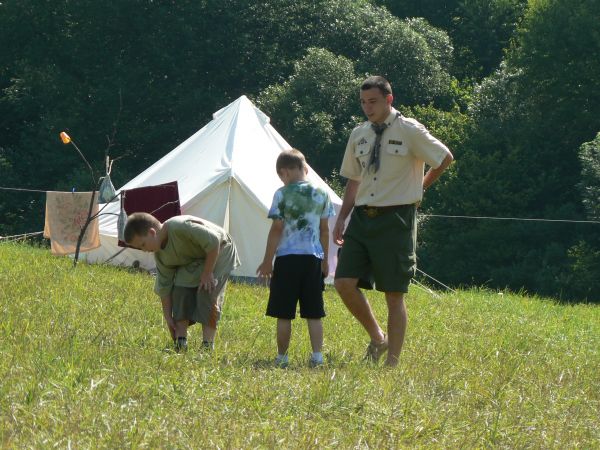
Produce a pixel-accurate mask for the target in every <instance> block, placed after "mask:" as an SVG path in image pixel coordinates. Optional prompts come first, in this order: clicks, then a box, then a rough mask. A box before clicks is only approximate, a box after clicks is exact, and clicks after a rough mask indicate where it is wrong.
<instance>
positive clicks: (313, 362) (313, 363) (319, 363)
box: [308, 357, 323, 369]
mask: <svg viewBox="0 0 600 450" xmlns="http://www.w3.org/2000/svg"><path fill="white" fill-rule="evenodd" d="M308 367H310V368H311V369H316V368H317V367H323V360H322V359H321V360H319V359H314V358H312V357H311V358H310V359H309V360H308Z"/></svg>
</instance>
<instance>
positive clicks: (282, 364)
mask: <svg viewBox="0 0 600 450" xmlns="http://www.w3.org/2000/svg"><path fill="white" fill-rule="evenodd" d="M274 363H275V367H278V368H280V369H285V368H287V366H289V365H290V364H289V362H288V359H287V357H281V356H277V357H276V358H275V361H274Z"/></svg>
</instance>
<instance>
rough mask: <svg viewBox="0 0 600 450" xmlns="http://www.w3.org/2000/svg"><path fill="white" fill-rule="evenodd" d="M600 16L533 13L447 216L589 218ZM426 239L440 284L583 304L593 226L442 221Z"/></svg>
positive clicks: (475, 129)
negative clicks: (581, 151)
mask: <svg viewBox="0 0 600 450" xmlns="http://www.w3.org/2000/svg"><path fill="white" fill-rule="evenodd" d="M599 9H600V5H598V4H597V2H593V1H578V2H575V3H574V2H567V1H565V0H551V1H540V2H534V3H532V7H531V10H530V11H528V13H527V15H526V17H525V20H524V22H523V28H522V29H521V30H520V31H519V41H518V42H517V43H516V46H515V49H514V50H513V53H512V54H511V55H510V58H509V59H508V61H507V63H506V64H505V65H503V66H502V68H501V69H500V70H499V71H498V72H497V73H495V74H494V75H492V76H491V77H489V78H488V79H486V80H484V82H483V83H482V84H481V86H480V88H479V89H478V90H477V91H476V95H475V99H474V102H473V105H472V108H471V110H470V113H471V115H472V127H471V128H470V130H469V131H468V135H467V138H466V140H465V148H464V153H463V155H462V157H460V158H458V159H457V162H456V164H455V169H454V170H455V176H454V177H453V178H452V179H451V180H450V183H449V185H448V187H447V191H445V194H446V195H448V196H449V198H448V199H446V201H445V203H444V205H445V208H447V209H445V211H446V212H447V213H449V214H457V215H473V216H500V217H520V218H545V219H581V218H584V217H585V211H584V210H583V207H582V198H581V195H580V192H579V190H578V189H577V186H578V184H579V181H580V178H581V176H580V174H581V165H580V161H579V159H578V148H579V146H580V145H581V143H582V142H585V141H588V140H589V139H590V138H591V137H592V136H594V135H595V133H596V131H597V129H598V122H597V118H598V117H600V109H599V108H600V102H598V101H597V99H598V95H599V93H600V91H599V88H598V85H597V83H596V82H595V75H594V74H597V73H599V70H600V58H598V55H599V50H600V35H598V33H595V32H594V31H593V30H594V29H595V25H594V24H596V23H598V21H599V20H600V11H599ZM548 30H553V32H552V33H549V32H548ZM567 43H568V45H567ZM452 199H453V200H452ZM453 202H454V204H452V203H453ZM438 221H441V219H438ZM427 232H428V233H429V239H428V240H427V246H428V247H427V249H426V250H427V251H426V252H425V253H424V254H423V255H422V256H423V260H424V261H423V262H424V263H426V264H427V265H429V267H431V270H432V272H433V273H436V274H437V275H438V276H439V277H440V278H441V279H446V280H448V281H449V282H452V283H455V284H461V283H464V284H466V283H473V282H474V283H477V284H481V283H488V284H489V285H492V286H499V287H504V286H509V287H511V288H514V289H519V288H521V287H525V288H526V289H527V290H530V291H533V292H538V293H541V294H547V295H560V296H562V297H564V298H573V297H578V296H579V297H580V298H581V291H580V290H579V288H578V287H577V286H576V285H575V284H574V283H571V282H570V280H572V279H574V278H573V270H574V266H573V259H572V258H571V256H570V255H575V254H579V255H581V254H582V248H583V247H582V246H576V244H577V243H578V242H586V243H588V245H589V243H590V242H593V239H592V238H591V236H589V233H590V232H591V230H590V228H589V227H578V226H576V225H574V224H569V223H548V222H542V223H539V222H517V221H498V222H496V221H491V220H479V221H474V220H472V221H471V220H459V219H456V220H454V221H446V222H444V223H443V224H442V223H441V222H434V220H433V219H432V220H431V221H430V222H429V223H428V227H427ZM444 238H445V239H444ZM574 246H575V247H574ZM456 255H461V256H460V258H459V259H460V260H459V261H457V258H456ZM577 261H578V264H579V267H581V265H582V264H583V265H585V264H587V262H585V261H588V262H589V260H587V259H581V258H578V259H577Z"/></svg>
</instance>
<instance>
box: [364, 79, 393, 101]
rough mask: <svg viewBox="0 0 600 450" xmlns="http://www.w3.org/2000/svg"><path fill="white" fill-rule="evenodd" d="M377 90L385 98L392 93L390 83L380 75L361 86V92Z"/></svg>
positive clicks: (367, 80)
mask: <svg viewBox="0 0 600 450" xmlns="http://www.w3.org/2000/svg"><path fill="white" fill-rule="evenodd" d="M373 88H377V89H379V90H380V91H381V93H382V94H383V95H384V96H387V95H390V94H391V93H392V86H391V85H390V82H389V81H388V80H386V79H385V78H383V77H380V76H379V75H373V76H371V77H369V78H367V79H366V80H365V81H363V82H362V85H361V86H360V90H361V91H368V90H369V89H373Z"/></svg>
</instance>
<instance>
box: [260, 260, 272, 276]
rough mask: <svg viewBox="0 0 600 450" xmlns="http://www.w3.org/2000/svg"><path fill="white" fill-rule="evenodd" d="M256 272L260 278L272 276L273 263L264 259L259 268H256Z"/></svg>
mask: <svg viewBox="0 0 600 450" xmlns="http://www.w3.org/2000/svg"><path fill="white" fill-rule="evenodd" d="M256 274H257V275H258V277H259V278H271V276H272V275H273V263H271V262H269V261H263V262H262V263H261V264H260V266H258V269H256Z"/></svg>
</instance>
